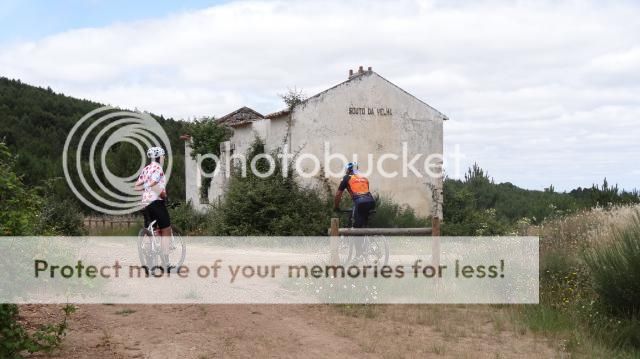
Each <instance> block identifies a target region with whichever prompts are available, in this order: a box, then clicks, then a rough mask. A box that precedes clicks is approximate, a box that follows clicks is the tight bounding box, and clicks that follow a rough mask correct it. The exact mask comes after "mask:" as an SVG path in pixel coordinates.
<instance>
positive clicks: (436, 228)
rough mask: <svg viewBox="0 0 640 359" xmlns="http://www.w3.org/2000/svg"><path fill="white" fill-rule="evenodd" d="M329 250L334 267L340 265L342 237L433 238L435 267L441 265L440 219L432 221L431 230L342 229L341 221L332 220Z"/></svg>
mask: <svg viewBox="0 0 640 359" xmlns="http://www.w3.org/2000/svg"><path fill="white" fill-rule="evenodd" d="M328 232H329V236H330V240H329V250H330V253H331V256H330V257H331V258H330V262H331V264H332V265H338V264H340V263H339V262H340V257H339V255H338V244H339V241H340V236H372V235H383V236H432V237H436V238H433V240H432V243H431V251H432V253H431V258H432V262H433V265H434V266H438V265H439V264H440V238H439V237H440V218H437V217H434V218H433V219H432V220H431V228H429V227H425V228H340V219H339V218H331V227H330V228H329V231H328Z"/></svg>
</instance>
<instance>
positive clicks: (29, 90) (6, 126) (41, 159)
mask: <svg viewBox="0 0 640 359" xmlns="http://www.w3.org/2000/svg"><path fill="white" fill-rule="evenodd" d="M102 106H104V105H102V104H99V103H96V102H92V101H88V100H80V99H76V98H73V97H69V96H65V95H63V94H58V93H55V92H54V91H53V90H51V89H50V88H47V89H43V88H38V87H34V86H30V85H26V84H23V83H21V82H20V81H19V80H10V79H7V78H4V77H0V141H2V142H4V143H5V144H6V145H7V147H8V148H9V150H10V151H11V153H13V154H14V155H15V166H14V168H15V171H16V172H17V173H18V174H19V175H21V176H22V181H23V183H24V184H25V185H27V186H30V187H34V186H40V187H46V188H45V190H46V191H48V195H50V196H53V197H54V198H57V199H72V200H75V199H74V198H73V195H72V194H71V192H70V191H69V190H68V188H67V185H66V182H65V180H64V177H63V176H64V174H63V169H62V152H63V148H64V143H65V140H66V138H67V135H68V133H69V131H70V130H71V128H72V127H73V126H74V124H75V123H76V122H77V121H78V120H79V119H80V118H82V116H84V115H85V114H87V113H88V112H90V111H92V110H94V109H96V108H99V107H102ZM153 116H154V117H155V118H156V119H157V120H158V122H159V123H160V124H161V125H162V126H163V128H164V129H165V131H166V133H167V135H168V136H169V139H170V141H171V146H172V149H173V151H174V156H173V159H174V167H173V173H172V177H171V181H170V183H169V188H168V191H169V193H170V195H171V198H172V199H174V200H179V199H184V143H183V142H181V141H180V139H179V136H180V135H181V134H182V133H183V129H184V127H185V122H182V121H175V120H173V119H165V118H164V117H162V116H155V115H153ZM91 140H92V139H91V138H89V139H88V142H89V143H90V142H91ZM130 149H131V148H127V145H126V144H123V145H121V146H115V147H114V148H112V149H111V151H110V153H109V156H108V158H107V160H108V163H109V169H110V170H111V171H112V172H113V173H115V174H119V175H125V174H126V175H131V174H132V172H133V171H135V170H136V169H137V167H138V166H139V164H140V162H139V160H138V159H137V158H133V157H134V156H131V154H132V152H131V151H130ZM85 160H86V158H85ZM83 208H84V207H83ZM85 211H86V209H85Z"/></svg>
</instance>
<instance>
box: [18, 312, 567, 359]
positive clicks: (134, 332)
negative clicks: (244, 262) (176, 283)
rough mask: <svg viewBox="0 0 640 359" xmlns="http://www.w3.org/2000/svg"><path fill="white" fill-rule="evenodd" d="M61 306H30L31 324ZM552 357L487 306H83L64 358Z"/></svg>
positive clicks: (548, 349) (26, 314)
mask: <svg viewBox="0 0 640 359" xmlns="http://www.w3.org/2000/svg"><path fill="white" fill-rule="evenodd" d="M58 309H59V307H58V306H34V305H29V306H23V308H22V309H21V310H22V313H23V314H22V315H23V316H24V317H25V319H26V320H28V321H29V322H32V321H38V320H40V321H42V320H43V319H44V320H49V321H50V320H51V319H54V318H55V317H56V316H58ZM336 356H339V357H345V358H404V357H417V356H421V357H438V358H439V357H443V358H474V359H475V358H515V357H519V358H520V357H536V358H540V357H555V356H557V353H556V352H555V351H554V349H553V348H551V347H550V345H549V344H548V343H547V342H546V340H544V339H542V338H540V337H537V336H535V335H533V334H531V333H529V332H527V331H526V329H524V328H523V327H519V326H517V324H514V321H512V320H510V319H509V318H508V317H507V316H505V314H504V311H501V310H499V309H495V308H492V307H488V306H426V305H420V306H418V305H414V306H409V305H404V306H397V305H385V306H382V305H381V306H335V305H334V306H329V305H80V306H79V307H78V310H77V312H76V313H74V314H73V317H72V318H71V320H70V330H69V334H68V336H67V338H66V339H65V342H64V345H63V347H62V348H61V350H60V351H59V352H57V353H55V355H54V356H53V357H59V358H198V359H199V358H263V357H272V358H273V357H278V358H300V357H314V358H323V357H336Z"/></svg>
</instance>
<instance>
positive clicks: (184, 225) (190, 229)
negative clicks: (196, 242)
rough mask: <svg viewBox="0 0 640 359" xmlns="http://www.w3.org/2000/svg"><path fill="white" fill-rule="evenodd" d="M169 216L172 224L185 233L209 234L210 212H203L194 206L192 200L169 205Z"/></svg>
mask: <svg viewBox="0 0 640 359" xmlns="http://www.w3.org/2000/svg"><path fill="white" fill-rule="evenodd" d="M169 216H170V217H171V224H172V225H173V226H175V227H176V228H177V229H178V230H179V231H180V232H181V233H182V234H184V235H192V236H198V235H207V234H211V233H209V232H208V229H210V228H209V226H210V221H209V214H208V212H207V213H202V212H199V211H197V210H196V209H195V208H193V205H192V204H191V202H188V203H186V204H183V203H178V204H176V205H173V206H169Z"/></svg>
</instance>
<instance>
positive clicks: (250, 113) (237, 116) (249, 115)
mask: <svg viewBox="0 0 640 359" xmlns="http://www.w3.org/2000/svg"><path fill="white" fill-rule="evenodd" d="M372 74H375V75H376V76H378V77H380V78H381V79H383V80H384V81H386V82H388V83H389V84H391V85H392V86H395V87H397V88H398V89H400V90H401V91H402V92H404V93H406V94H407V95H409V96H411V97H413V98H415V99H416V100H418V101H420V102H421V103H423V104H424V105H425V106H427V107H429V108H431V109H432V110H434V111H435V112H437V113H438V114H440V115H441V116H442V118H443V119H444V120H448V119H449V118H448V117H447V116H446V115H445V114H443V113H442V112H440V111H438V110H436V109H435V108H433V107H431V106H430V105H429V104H428V103H426V102H424V101H422V100H420V99H419V98H417V97H416V96H414V95H412V94H410V93H409V92H407V91H405V90H404V89H402V88H401V87H400V86H398V85H396V84H394V83H393V82H391V81H389V80H387V79H386V78H384V77H382V76H380V75H379V74H378V73H377V72H374V71H373V70H371V68H369V70H366V71H364V70H362V67H361V68H360V71H358V72H356V73H353V72H351V73H350V75H349V79H347V80H346V81H343V82H341V83H339V84H337V85H335V86H333V87H330V88H328V89H326V90H324V91H322V92H319V93H317V94H315V95H313V96H311V97H309V98H307V99H305V100H304V101H302V102H301V104H304V103H305V102H307V101H309V100H311V99H313V98H316V97H319V96H321V95H322V94H324V93H326V92H329V91H331V90H333V89H335V88H336V87H338V86H341V85H344V84H346V83H347V82H350V81H353V80H356V79H360V78H362V77H364V76H370V75H372ZM289 113H291V110H290V109H284V110H280V111H276V112H273V113H270V114H268V115H266V116H263V115H262V114H260V113H259V112H257V111H255V110H253V109H251V108H249V107H246V106H244V107H241V108H239V109H237V110H235V111H233V112H231V113H230V114H227V115H225V116H222V117H220V118H219V119H218V120H217V121H218V123H220V124H225V125H227V126H231V127H236V126H242V125H246V124H249V123H251V122H253V121H255V120H262V119H265V118H268V119H275V118H280V117H283V116H285V115H288V114H289Z"/></svg>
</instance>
